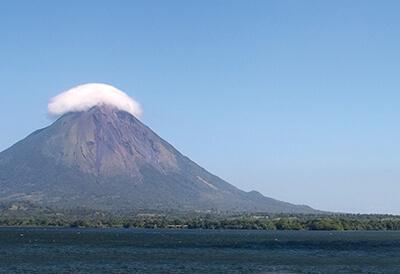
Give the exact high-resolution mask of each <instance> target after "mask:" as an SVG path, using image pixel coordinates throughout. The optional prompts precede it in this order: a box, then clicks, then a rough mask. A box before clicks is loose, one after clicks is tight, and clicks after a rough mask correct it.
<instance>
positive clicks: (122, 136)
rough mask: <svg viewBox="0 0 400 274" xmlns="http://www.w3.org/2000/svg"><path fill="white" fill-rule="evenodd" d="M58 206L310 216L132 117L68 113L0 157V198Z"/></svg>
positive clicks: (105, 109) (99, 111)
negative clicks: (219, 173) (229, 176)
mask: <svg viewBox="0 0 400 274" xmlns="http://www.w3.org/2000/svg"><path fill="white" fill-rule="evenodd" d="M2 200H3V201H13V200H28V201H30V202H35V203H39V204H43V205H46V206H54V207H59V208H60V207H61V208H64V207H65V208H73V207H77V206H79V207H89V208H93V209H103V210H139V209H142V210H143V209H144V210H146V209H153V210H174V209H175V210H224V211H225V210H229V211H264V212H290V213H314V212H316V211H314V210H313V209H311V208H310V207H307V206H297V205H293V204H289V203H285V202H281V201H277V200H274V199H271V198H267V197H264V196H262V195H261V194H259V193H255V192H250V193H247V192H244V191H241V190H239V189H237V188H235V187H234V186H232V185H230V184H228V183H227V182H225V181H223V180H222V179H220V178H218V177H216V176H215V175H212V174H210V173H209V172H207V171H206V170H204V169H203V168H201V167H200V166H198V165H197V164H196V163H194V162H192V161H191V160H190V159H189V158H187V157H185V156H183V155H182V154H181V153H179V152H178V151H177V150H176V149H175V148H174V147H172V146H171V145H170V144H168V143H167V142H166V141H164V140H163V139H161V138H160V137H159V136H158V135H157V134H155V133H154V132H153V131H152V130H151V129H149V128H148V127H147V126H145V125H144V124H142V123H141V122H140V121H139V120H138V119H136V118H135V117H134V116H133V115H131V114H129V113H127V112H124V111H120V110H117V109H115V108H112V107H110V106H101V107H100V106H97V107H93V108H92V109H90V110H88V111H85V112H74V113H68V114H65V115H64V116H62V117H61V118H59V119H58V120H57V121H56V122H54V123H53V124H52V125H51V126H49V127H47V128H45V129H42V130H38V131H36V132H34V133H32V134H31V135H29V136H28V137H27V138H25V139H24V140H22V141H20V142H18V143H17V144H15V145H14V146H12V147H11V148H9V149H7V150H6V151H3V152H1V153H0V201H2Z"/></svg>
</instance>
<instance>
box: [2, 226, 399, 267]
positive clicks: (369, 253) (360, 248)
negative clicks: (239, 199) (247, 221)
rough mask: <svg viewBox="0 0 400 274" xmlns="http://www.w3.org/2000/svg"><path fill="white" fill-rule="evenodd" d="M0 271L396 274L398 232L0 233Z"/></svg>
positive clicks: (27, 230) (24, 230) (38, 230)
mask: <svg viewBox="0 0 400 274" xmlns="http://www.w3.org/2000/svg"><path fill="white" fill-rule="evenodd" d="M0 272H2V273H25V272H30V273H35V272H36V273H68V272H74V273H128V272H129V273H135V272H139V273H400V232H310V231H227V230H221V231H211V230H207V231H206V230H144V229H43V228H0Z"/></svg>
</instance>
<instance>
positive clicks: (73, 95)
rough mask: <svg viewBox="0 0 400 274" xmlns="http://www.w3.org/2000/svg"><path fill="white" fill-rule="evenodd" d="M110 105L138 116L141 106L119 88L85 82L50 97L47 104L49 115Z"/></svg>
mask: <svg viewBox="0 0 400 274" xmlns="http://www.w3.org/2000/svg"><path fill="white" fill-rule="evenodd" d="M101 105H110V106H113V107H116V108H118V109H120V110H123V111H126V112H129V113H130V114H132V115H134V116H136V117H140V115H141V114H142V108H141V107H140V104H139V103H138V102H136V101H135V100H134V99H133V98H131V97H129V96H128V95H127V94H125V93H124V92H122V91H121V90H119V89H117V88H115V87H113V86H110V85H106V84H98V83H92V84H85V85H80V86H77V87H74V88H72V89H70V90H67V91H65V92H63V93H61V94H59V95H57V96H56V97H54V98H52V99H51V100H50V102H49V105H48V112H49V114H50V115H51V116H61V115H63V114H65V113H68V112H76V111H85V110H88V109H90V108H92V107H94V106H101Z"/></svg>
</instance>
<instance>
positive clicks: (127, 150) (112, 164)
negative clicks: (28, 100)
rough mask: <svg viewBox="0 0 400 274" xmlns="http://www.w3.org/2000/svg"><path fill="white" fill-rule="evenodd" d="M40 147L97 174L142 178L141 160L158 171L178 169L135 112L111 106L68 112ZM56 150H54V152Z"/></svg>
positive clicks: (173, 156) (80, 168) (68, 163)
mask: <svg viewBox="0 0 400 274" xmlns="http://www.w3.org/2000/svg"><path fill="white" fill-rule="evenodd" d="M57 125H58V126H59V127H60V130H57V131H56V133H55V134H54V135H52V136H50V138H48V139H47V140H46V144H45V146H44V147H43V150H44V152H45V153H46V154H47V155H48V156H49V157H55V160H56V161H57V162H59V163H61V164H65V165H67V166H69V167H77V168H79V170H80V171H82V172H85V173H88V174H92V175H96V176H106V177H107V176H108V177H109V176H115V175H119V174H124V175H127V176H130V177H132V178H137V179H142V176H141V173H140V168H141V164H142V163H146V164H149V165H151V166H152V167H154V168H155V169H157V170H158V171H160V172H164V173H165V172H177V171H178V165H177V160H176V157H175V155H174V154H173V153H172V152H171V151H169V150H168V149H167V148H166V146H168V145H167V144H166V143H165V142H163V141H162V140H161V139H160V138H159V137H158V136H157V135H155V134H154V133H153V132H152V131H151V130H150V129H148V128H147V127H145V126H143V125H142V124H141V123H140V122H139V121H138V120H137V119H136V118H134V116H132V115H130V114H128V113H126V112H120V111H118V110H116V109H113V108H111V107H95V108H93V109H91V110H90V111H88V112H79V113H70V114H67V115H66V116H64V117H62V118H61V119H60V120H59V121H57ZM55 152H56V153H55Z"/></svg>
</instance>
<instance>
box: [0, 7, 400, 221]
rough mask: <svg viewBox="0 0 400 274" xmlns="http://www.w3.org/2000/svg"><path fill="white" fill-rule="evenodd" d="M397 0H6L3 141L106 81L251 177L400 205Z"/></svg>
mask: <svg viewBox="0 0 400 274" xmlns="http://www.w3.org/2000/svg"><path fill="white" fill-rule="evenodd" d="M399 10H400V3H399V2H398V1H336V0H335V1H297V0H293V1H282V0H280V1H183V0H182V1H63V2H61V1H1V3H0V80H1V82H0V83H1V90H0V103H1V108H0V132H1V134H0V150H3V149H5V148H7V147H9V146H10V145H12V144H13V143H15V142H16V141H18V140H20V139H21V138H23V137H25V136H26V135H27V134H29V133H30V132H32V131H33V130H35V129H38V128H41V127H44V126H46V125H48V124H49V123H50V122H51V121H50V120H49V118H48V117H47V116H46V107H47V102H48V99H49V98H50V97H52V96H54V95H56V94H58V93H59V92H61V91H63V90H66V89H69V88H71V87H73V86H75V85H77V84H81V83H87V82H105V83H109V84H112V85H114V86H116V87H117V88H119V89H121V90H123V91H125V92H126V93H128V94H129V95H131V96H133V97H134V98H135V99H136V100H138V101H139V102H140V103H141V104H142V106H143V108H144V116H143V118H142V121H143V122H145V123H146V124H147V125H149V126H150V127H151V128H152V129H153V130H155V131H156V132H157V133H158V134H159V135H161V136H162V137H163V138H165V139H166V140H167V141H169V142H170V143H172V144H173V145H174V146H175V147H176V148H178V149H179V150H180V151H181V152H183V153H184V154H186V155H187V156H189V157H190V158H192V159H193V160H194V161H196V162H197V163H199V164H200V165H202V166H204V167H205V168H207V169H209V170H210V171H211V172H213V173H215V174H217V175H219V176H220V177H222V178H224V179H226V180H227V181H229V182H230V183H232V184H234V185H236V186H238V187H240V188H242V189H244V190H252V189H256V190H259V191H260V192H262V193H263V194H264V195H267V196H271V197H274V198H278V199H282V200H286V201H290V202H294V203H300V204H309V205H311V206H313V207H315V208H319V209H323V210H335V211H346V212H368V213H369V212H380V213H397V214H400V199H398V194H397V193H399V192H400V184H399V182H400V169H399V163H400V161H399V157H400V156H399V155H400V146H399V140H400V138H399V137H400V127H399V124H398V120H399V115H400V108H399V102H400V93H399V91H400V78H399V75H398V74H399V64H400V50H399V49H400V17H399V16H398V11H399Z"/></svg>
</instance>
